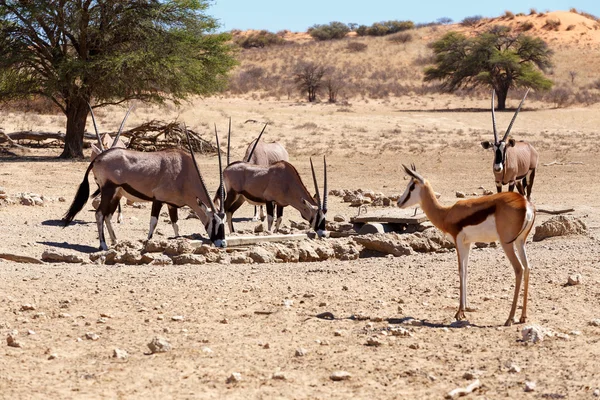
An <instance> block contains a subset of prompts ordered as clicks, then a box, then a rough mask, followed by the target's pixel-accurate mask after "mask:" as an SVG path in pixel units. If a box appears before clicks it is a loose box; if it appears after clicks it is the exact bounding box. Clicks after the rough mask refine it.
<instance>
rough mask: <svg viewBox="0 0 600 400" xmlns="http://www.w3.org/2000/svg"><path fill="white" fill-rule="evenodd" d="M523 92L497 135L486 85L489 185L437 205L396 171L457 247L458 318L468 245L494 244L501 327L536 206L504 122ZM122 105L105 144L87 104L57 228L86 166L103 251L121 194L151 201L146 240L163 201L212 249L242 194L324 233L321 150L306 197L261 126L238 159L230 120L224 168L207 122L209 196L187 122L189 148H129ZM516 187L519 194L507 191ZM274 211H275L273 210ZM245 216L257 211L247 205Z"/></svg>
mask: <svg viewBox="0 0 600 400" xmlns="http://www.w3.org/2000/svg"><path fill="white" fill-rule="evenodd" d="M527 93H528V91H527ZM527 93H525V96H524V97H523V99H522V100H521V102H520V104H519V107H518V108H517V110H516V111H515V114H514V116H513V118H512V120H511V122H510V124H509V126H508V129H507V130H506V132H505V134H504V135H503V137H502V139H501V140H498V133H497V130H496V117H495V111H494V97H495V93H494V92H493V91H492V124H493V133H494V141H493V142H488V141H484V142H482V143H481V145H482V146H483V148H484V149H489V148H491V149H493V151H494V160H493V174H494V181H495V183H496V188H497V192H498V193H496V194H493V195H489V196H482V197H478V198H473V199H466V200H460V201H458V202H456V203H455V204H453V205H451V206H444V205H442V204H441V203H439V201H438V200H437V197H436V195H435V192H434V190H433V188H432V186H431V184H430V183H429V182H428V181H427V180H426V179H425V178H423V176H422V175H421V174H419V173H418V172H417V170H416V167H415V166H414V165H412V166H411V168H409V167H407V166H405V165H404V170H405V172H406V174H408V175H409V177H410V179H409V181H408V185H407V187H406V190H405V191H404V193H403V194H402V196H401V197H400V198H399V199H398V203H397V205H398V207H400V208H407V207H411V206H415V205H418V206H420V207H421V209H422V210H423V211H424V213H425V214H426V215H427V217H428V218H429V220H430V221H431V222H432V223H433V225H435V226H436V227H437V228H438V229H440V230H441V231H442V232H443V233H444V234H445V235H446V236H448V237H449V239H451V240H452V242H453V243H454V244H455V246H456V252H457V256H458V269H459V283H460V285H459V288H460V301H459V308H458V311H457V313H456V315H455V318H456V319H457V320H463V319H465V311H469V307H468V305H467V290H466V288H467V265H468V261H469V252H470V248H471V244H472V243H474V242H493V241H499V242H500V245H501V246H502V248H503V250H504V252H505V253H506V256H507V258H508V259H509V261H510V263H511V264H512V266H513V268H514V271H515V278H516V284H515V291H514V297H513V302H512V307H511V310H510V313H509V316H508V320H507V321H506V323H505V325H507V326H508V325H511V324H512V323H513V322H514V314H515V311H516V308H517V301H518V298H519V294H520V288H521V281H522V280H524V284H523V286H524V295H523V296H524V297H523V307H522V312H521V318H520V320H519V322H520V323H524V322H525V321H526V318H527V296H528V288H529V263H528V260H527V253H526V251H525V242H526V239H527V236H528V235H529V233H530V231H531V229H532V227H533V223H534V220H535V214H536V212H535V207H534V206H533V204H532V203H531V202H530V199H531V189H532V187H533V181H534V177H535V170H536V168H537V163H538V154H537V152H536V150H535V149H534V148H533V146H532V145H531V144H529V143H527V142H524V141H519V142H517V141H515V140H514V139H512V138H509V133H510V130H511V128H512V126H513V123H514V122H515V119H516V117H517V115H518V113H519V111H520V110H521V107H522V105H523V102H524V101H525V98H526V97H527ZM90 110H91V107H90ZM130 111H131V109H130V110H128V112H127V114H126V115H125V118H124V119H123V122H122V123H121V126H120V128H119V131H118V132H117V135H116V137H115V138H114V140H112V144H111V138H110V136H109V135H105V136H104V137H100V135H99V133H98V129H97V126H96V121H95V119H94V115H93V111H92V112H91V114H92V120H93V123H94V129H95V131H96V136H97V138H98V146H95V145H94V146H93V147H92V159H91V162H90V164H89V166H88V168H87V170H86V172H85V175H84V178H83V182H82V183H81V185H80V186H79V189H78V190H77V193H76V195H75V198H74V200H73V203H72V204H71V206H70V208H69V210H68V211H67V213H66V214H65V216H64V217H63V222H64V226H67V225H68V224H69V223H70V222H72V221H73V219H74V218H75V216H76V215H77V213H79V212H80V211H81V210H82V208H83V206H84V205H85V203H86V202H87V199H88V196H89V184H88V175H89V173H90V171H92V172H93V173H94V179H95V181H96V183H97V185H98V190H97V191H96V192H95V193H94V196H95V195H98V194H99V195H100V205H99V207H98V209H97V211H96V214H95V215H96V222H97V228H98V238H99V240H100V249H101V250H107V249H108V246H107V244H106V239H105V236H104V225H106V227H107V229H108V233H109V236H110V239H111V243H112V244H113V245H114V244H115V243H116V240H117V239H116V236H115V233H114V229H113V227H112V224H111V219H112V216H113V214H114V213H115V211H116V210H117V208H118V209H119V222H120V220H121V213H120V199H121V197H125V198H127V199H128V200H131V201H135V202H140V201H149V202H152V211H151V218H150V228H149V233H148V239H150V238H152V235H153V232H154V230H155V228H156V224H157V222H158V217H159V213H160V210H161V208H162V205H163V204H166V205H167V207H168V209H169V216H170V219H171V222H172V225H173V230H174V233H175V236H179V229H178V226H177V209H178V208H181V207H183V206H188V207H189V208H191V209H192V210H193V211H195V212H196V214H197V215H198V217H199V218H200V220H201V221H202V223H203V225H204V227H205V229H206V232H207V234H208V237H209V239H210V240H211V242H212V243H213V244H214V245H215V246H217V247H225V246H226V238H225V222H226V221H227V223H228V225H229V232H230V233H233V232H235V230H234V227H233V222H232V219H233V213H234V212H235V211H236V210H237V209H238V208H239V207H240V206H241V205H242V204H243V203H244V202H249V203H250V204H253V205H255V207H261V215H263V213H262V206H263V205H264V206H266V209H267V219H268V230H269V231H271V230H272V228H273V222H275V231H277V230H278V229H279V227H280V225H281V222H282V216H283V208H284V207H286V206H292V207H293V208H295V209H296V210H298V211H299V212H300V215H301V216H302V218H304V219H305V220H306V221H308V222H309V223H310V227H311V229H312V230H314V231H315V232H316V233H317V234H318V236H319V237H324V236H326V215H327V195H328V193H327V162H326V160H325V157H323V175H324V183H323V196H322V197H321V195H320V192H319V187H318V184H317V178H316V174H315V168H314V165H313V162H312V159H311V160H310V165H311V170H312V177H313V182H314V186H315V191H316V194H315V195H314V196H313V195H311V194H310V192H309V190H308V189H307V188H306V186H305V185H304V183H303V182H302V179H301V178H300V175H299V173H298V171H297V170H296V168H295V167H294V166H293V165H292V164H291V163H289V161H288V159H289V157H288V153H287V151H286V150H285V148H284V147H283V146H282V145H281V144H279V143H265V142H264V141H263V142H261V141H260V139H261V136H262V134H263V132H264V130H265V128H266V125H265V128H263V130H262V132H261V133H260V135H259V136H258V138H257V139H256V140H254V141H252V142H251V143H250V145H249V146H248V149H247V151H246V154H245V156H244V159H243V160H242V161H234V162H231V160H230V156H229V155H230V143H231V120H230V122H229V134H228V144H227V166H226V167H225V168H224V169H223V168H222V161H221V149H220V145H219V136H218V133H217V129H216V126H215V140H216V143H217V149H218V162H219V186H218V188H217V191H216V194H215V196H214V197H211V196H210V193H209V190H208V188H207V186H206V183H205V181H204V179H203V177H202V174H201V173H200V170H199V168H198V165H197V164H196V160H195V158H194V153H193V150H192V146H191V143H190V140H189V134H188V132H187V130H185V133H186V136H187V144H188V148H189V152H186V151H184V150H182V149H170V150H162V151H157V152H151V153H145V152H138V151H134V150H130V149H127V146H125V144H124V143H123V142H122V141H121V140H120V135H121V132H122V129H123V126H124V124H125V121H126V119H127V116H128V115H129V112H130ZM507 139H508V140H507ZM109 145H110V147H109ZM503 185H508V187H509V191H508V192H506V193H501V192H502V186H503ZM515 185H516V186H517V189H518V192H519V193H515V192H514V187H515ZM525 196H526V197H525ZM275 210H277V211H276V212H275ZM275 217H276V219H275ZM254 218H255V219H258V210H257V209H256V208H255V216H254ZM263 218H264V217H263Z"/></svg>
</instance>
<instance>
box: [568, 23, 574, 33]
mask: <svg viewBox="0 0 600 400" xmlns="http://www.w3.org/2000/svg"><path fill="white" fill-rule="evenodd" d="M573 29H575V25H573V24H571V25H569V26H567V30H568V31H572V30H573Z"/></svg>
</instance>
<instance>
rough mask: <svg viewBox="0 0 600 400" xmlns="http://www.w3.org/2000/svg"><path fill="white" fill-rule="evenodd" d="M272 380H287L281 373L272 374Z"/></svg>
mask: <svg viewBox="0 0 600 400" xmlns="http://www.w3.org/2000/svg"><path fill="white" fill-rule="evenodd" d="M272 378H273V379H277V380H281V381H285V380H287V376H285V374H284V373H283V372H281V371H277V372H275V373H274V374H273V376H272Z"/></svg>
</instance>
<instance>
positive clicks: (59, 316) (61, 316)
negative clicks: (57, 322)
mask: <svg viewBox="0 0 600 400" xmlns="http://www.w3.org/2000/svg"><path fill="white" fill-rule="evenodd" d="M58 318H71V314H69V313H66V312H61V313H59V314H58Z"/></svg>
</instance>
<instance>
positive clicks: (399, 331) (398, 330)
mask: <svg viewBox="0 0 600 400" xmlns="http://www.w3.org/2000/svg"><path fill="white" fill-rule="evenodd" d="M390 332H391V334H392V335H393V336H412V335H413V334H412V333H411V332H410V331H409V330H408V329H404V328H402V327H401V326H395V327H393V328H391V329H390Z"/></svg>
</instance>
